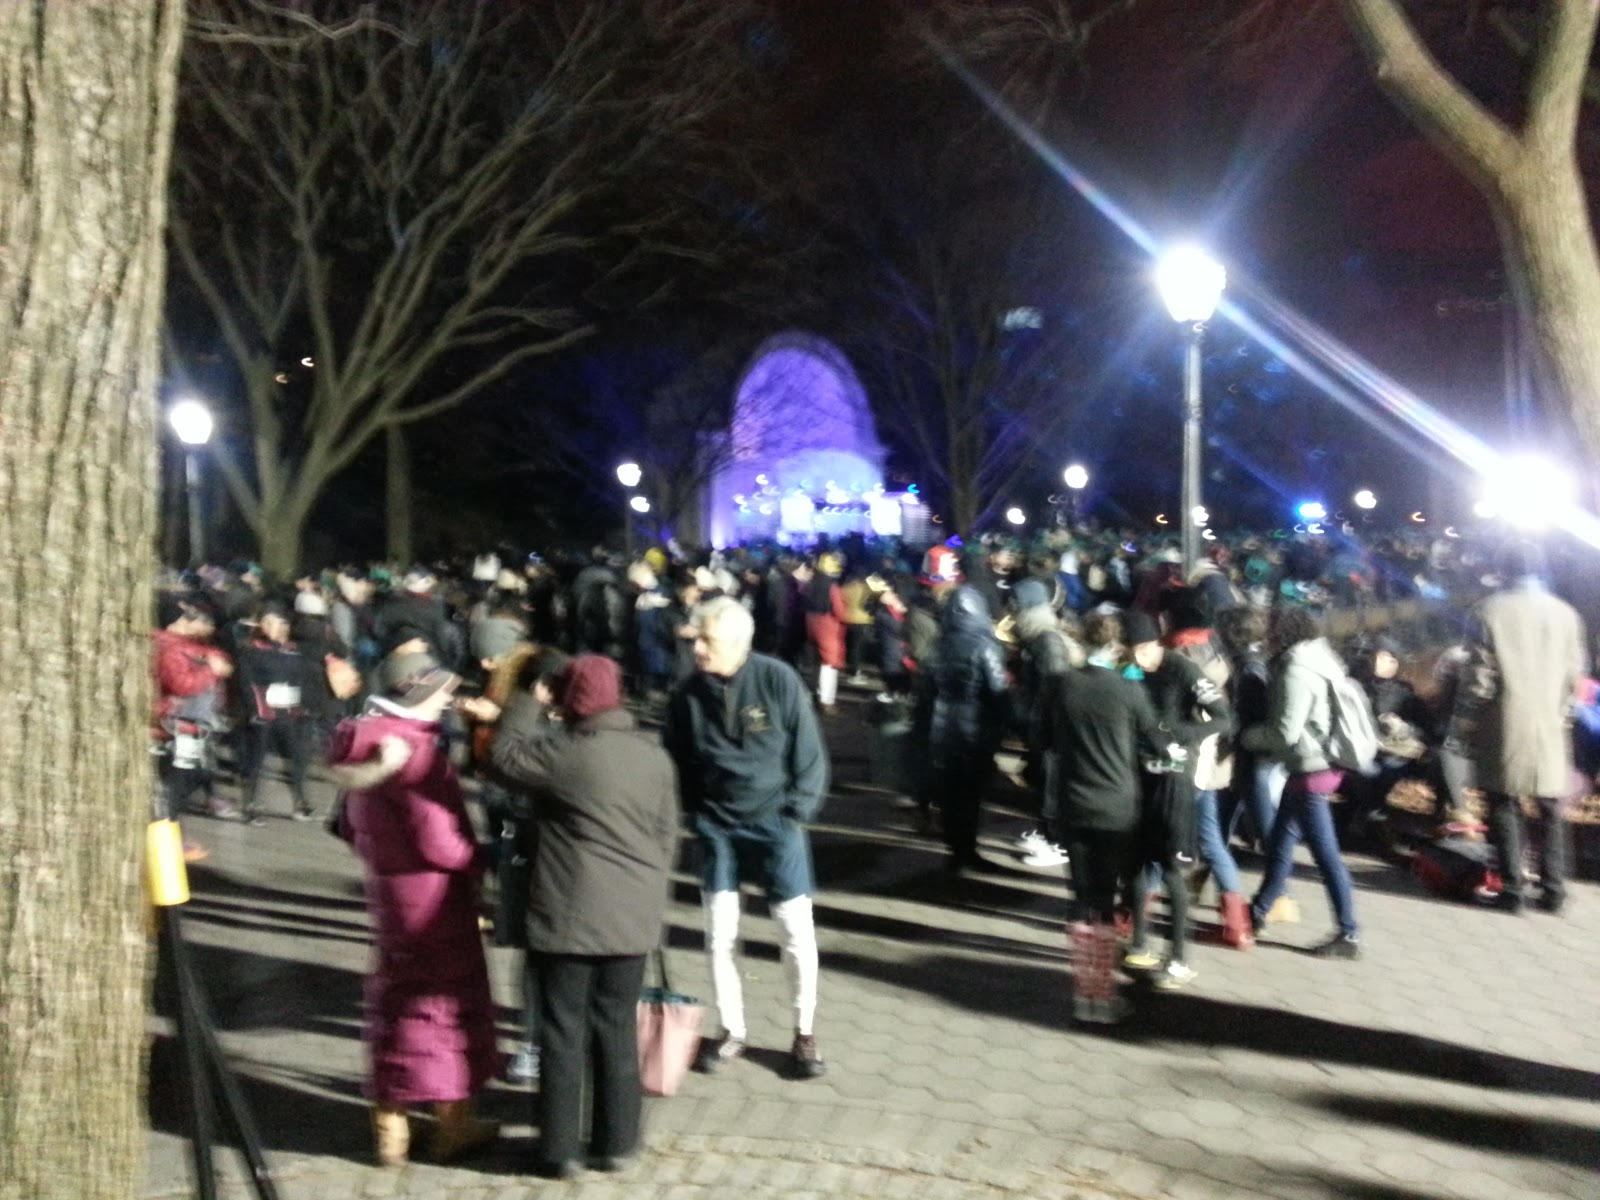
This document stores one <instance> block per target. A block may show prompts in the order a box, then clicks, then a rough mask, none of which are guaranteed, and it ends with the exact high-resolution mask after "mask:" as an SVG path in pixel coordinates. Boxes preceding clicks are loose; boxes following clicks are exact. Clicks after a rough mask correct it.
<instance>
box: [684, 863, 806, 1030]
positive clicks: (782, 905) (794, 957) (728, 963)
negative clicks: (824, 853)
mask: <svg viewBox="0 0 1600 1200" xmlns="http://www.w3.org/2000/svg"><path fill="white" fill-rule="evenodd" d="M700 897H701V901H702V903H703V904H704V905H705V912H706V949H707V951H708V952H709V953H710V956H711V990H712V995H713V998H714V999H715V1001H716V1005H717V1015H718V1016H719V1017H720V1018H721V1019H722V1028H723V1029H724V1030H725V1031H726V1032H727V1034H728V1036H729V1037H734V1038H738V1039H739V1040H740V1041H743V1040H744V1039H745V1036H746V1034H747V1032H748V1030H747V1028H746V1026H745V1021H744V984H743V981H742V980H741V979H740V977H739V963H738V961H737V958H736V957H735V956H736V954H737V951H738V943H739V893H738V892H737V891H732V892H702V893H700ZM772 919H773V920H774V921H776V922H777V923H778V930H779V933H780V935H781V937H782V939H783V942H782V950H783V966H784V972H785V974H786V975H787V976H788V979H789V994H790V996H791V998H792V1000H793V1003H794V1029H795V1032H796V1033H807V1034H808V1033H811V1032H812V1027H813V1026H814V1025H815V1024H816V1019H817V976H818V973H819V970H818V963H817V930H816V925H815V923H814V922H813V920H812V915H811V897H810V896H796V897H795V898H794V899H793V900H781V901H779V902H778V903H776V904H774V905H773V906H772Z"/></svg>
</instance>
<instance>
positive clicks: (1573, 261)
mask: <svg viewBox="0 0 1600 1200" xmlns="http://www.w3.org/2000/svg"><path fill="white" fill-rule="evenodd" d="M1341 7H1342V9H1343V11H1344V15H1345V19H1346V21H1347V22H1348V24H1349V26H1350V29H1351V31H1352V32H1353V33H1354V34H1355V36H1356V40H1357V41H1358V42H1359V43H1360V45H1361V48H1362V51H1363V53H1364V54H1365V55H1366V56H1367V59H1368V61H1369V63H1370V65H1371V68H1372V73H1373V76H1374V78H1376V80H1377V81H1378V84H1379V86H1380V87H1382V88H1383V89H1384V91H1386V92H1387V93H1388V94H1389V96H1390V97H1391V98H1392V99H1393V100H1394V102H1395V104H1396V105H1397V106H1398V107H1399V108H1400V109H1401V110H1402V111H1404V112H1405V114H1406V115H1407V116H1408V117H1409V118H1410V119H1411V121H1412V122H1413V123H1414V124H1415V125H1416V126H1417V128H1418V129H1419V130H1421V131H1422V133H1423V134H1424V135H1425V136H1426V137H1427V138H1428V140H1429V141H1431V142H1432V143H1433V144H1434V145H1435V146H1437V147H1438V148H1439V149H1440V150H1441V151H1442V152H1443V153H1444V154H1446V155H1447V156H1448V157H1449V158H1450V159H1452V160H1453V161H1454V162H1455V163H1456V165H1457V166H1458V167H1460V169H1461V171H1462V173H1463V174H1465V175H1466V176H1467V178H1468V179H1470V180H1471V181H1472V183H1473V185H1474V186H1475V187H1476V188H1477V189H1478V190H1479V191H1480V192H1481V193H1483V195H1484V196H1485V197H1486V198H1487V200H1488V201H1489V205H1490V208H1491V209H1492V211H1493V212H1494V215H1495V222H1496V226H1497V228H1498V231H1499V237H1500V250H1501V255H1502V258H1503V259H1504V261H1505V265H1506V274H1507V277H1508V278H1509V279H1510V281H1511V288H1512V298H1513V301H1514V302H1515V304H1516V305H1517V309H1518V312H1519V315H1520V316H1521V318H1522V320H1523V322H1524V324H1525V326H1526V328H1527V329H1528V330H1529V331H1530V332H1531V333H1532V335H1533V338H1534V342H1535V344H1536V345H1537V347H1538V350H1539V355H1538V357H1539V366H1540V375H1541V379H1542V381H1543V382H1544V383H1545V384H1546V385H1547V386H1548V387H1549V388H1550V389H1551V390H1552V392H1553V393H1554V395H1555V398H1556V399H1557V400H1558V402H1559V403H1560V404H1561V406H1562V407H1563V408H1565V409H1566V411H1567V412H1568V413H1569V414H1570V416H1571V419H1572V422H1573V425H1574V426H1575V427H1576V429H1577V431H1578V434H1579V436H1580V438H1581V439H1582V441H1583V443H1584V445H1585V447H1586V448H1587V450H1588V452H1589V455H1590V457H1591V458H1593V459H1600V337H1597V336H1596V335H1595V331H1596V330H1600V256H1597V254H1596V250H1595V239H1594V229H1593V226H1592V224H1591V221H1590V217H1589V208H1588V202H1587V198H1586V194H1585V190H1584V184H1583V177H1582V174H1581V172H1580V170H1579V167H1578V162H1577V154H1576V134H1577V127H1578V118H1579V114H1580V107H1581V104H1582V99H1583V95H1584V89H1585V86H1586V84H1587V83H1588V78H1589V76H1588V64H1589V57H1590V53H1591V50H1592V48H1593V45H1594V40H1595V29H1596V24H1597V21H1600V6H1597V4H1596V0H1544V2H1543V3H1542V4H1541V5H1540V6H1539V10H1538V28H1539V36H1538V38H1537V39H1536V43H1535V44H1533V45H1532V46H1531V52H1532V59H1531V62H1530V64H1529V71H1528V91H1527V106H1526V108H1527V112H1526V115H1525V117H1524V119H1523V122H1522V124H1521V126H1520V127H1518V128H1513V127H1511V126H1509V125H1507V124H1505V123H1504V122H1503V121H1502V120H1501V119H1500V118H1498V117H1497V116H1495V115H1494V114H1492V113H1490V112H1489V111H1488V110H1487V109H1485V108H1484V107H1483V106H1482V105H1481V104H1479V102H1478V101H1477V100H1476V99H1475V98H1474V97H1473V96H1472V95H1471V94H1470V93H1469V92H1468V91H1467V90H1466V89H1465V88H1464V87H1462V86H1461V85H1460V83H1458V82H1457V81H1456V80H1455V79H1454V78H1453V77H1452V76H1451V75H1450V74H1449V73H1448V72H1447V71H1446V70H1445V69H1444V67H1443V66H1442V65H1440V63H1439V62H1438V60H1437V59H1435V58H1434V57H1433V56H1432V54H1430V53H1429V51H1428V49H1427V47H1426V46H1425V45H1424V44H1423V42H1422V39H1421V38H1420V37H1419V36H1418V34H1417V32H1416V30H1415V29H1414V28H1413V27H1412V25H1411V23H1410V21H1409V20H1408V18H1407V16H1406V13H1405V11H1404V9H1403V8H1402V7H1401V6H1400V4H1399V3H1397V0H1341Z"/></svg>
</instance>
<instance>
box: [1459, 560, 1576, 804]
mask: <svg viewBox="0 0 1600 1200" xmlns="http://www.w3.org/2000/svg"><path fill="white" fill-rule="evenodd" d="M1583 646H1584V634H1583V621H1582V618H1580V617H1579V616H1578V613H1577V611H1576V610H1575V609H1574V608H1573V607H1572V606H1571V605H1570V604H1568V603H1566V602H1565V601H1564V600H1560V599H1558V598H1556V597H1555V596H1552V595H1551V594H1550V593H1549V592H1547V591H1545V590H1544V589H1543V588H1542V587H1539V586H1538V585H1536V584H1534V585H1529V584H1524V585H1522V586H1519V587H1517V588H1514V589H1512V590H1510V591H1504V592H1497V593H1496V594H1495V595H1493V596H1490V597H1489V598H1488V599H1487V600H1485V601H1484V602H1483V607H1482V608H1481V609H1480V610H1479V613H1478V621H1477V628H1476V630H1475V632H1474V635H1473V637H1472V639H1471V643H1470V645H1469V651H1470V653H1471V666H1470V667H1469V671H1468V680H1467V684H1466V686H1468V687H1469V688H1470V687H1477V688H1478V689H1479V690H1480V694H1479V695H1478V696H1477V699H1479V700H1480V701H1482V702H1483V704H1482V707H1481V708H1480V709H1479V710H1478V712H1477V714H1476V715H1477V731H1476V738H1475V744H1474V746H1473V753H1474V757H1475V758H1476V759H1477V763H1478V785H1479V786H1480V787H1482V788H1483V789H1484V790H1485V791H1490V792H1501V793H1504V794H1506V795H1510V796H1547V797H1561V796H1566V795H1567V794H1568V793H1569V792H1570V791H1571V790H1572V769H1573V768H1572V739H1571V735H1570V732H1569V730H1568V726H1567V709H1568V705H1569V704H1570V702H1571V700H1572V695H1573V688H1574V686H1575V685H1576V684H1577V682H1578V680H1579V679H1581V678H1582V677H1583V673H1584V650H1583Z"/></svg>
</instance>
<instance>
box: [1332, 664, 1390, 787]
mask: <svg viewBox="0 0 1600 1200" xmlns="http://www.w3.org/2000/svg"><path fill="white" fill-rule="evenodd" d="M1328 707H1329V717H1330V721H1329V731H1328V746H1327V750H1328V761H1329V762H1330V763H1332V764H1333V765H1334V766H1336V767H1343V768H1344V769H1345V770H1347V771H1364V770H1366V769H1367V768H1368V767H1370V766H1371V765H1372V760H1373V759H1375V758H1376V757H1377V756H1378V723H1377V721H1376V720H1375V719H1374V718H1373V716H1372V702H1371V701H1370V700H1368V699H1367V693H1366V690H1365V689H1364V688H1363V687H1362V686H1361V685H1360V684H1359V683H1358V682H1356V681H1355V680H1354V679H1352V678H1350V676H1348V675H1341V676H1340V677H1339V678H1338V679H1332V680H1329V681H1328Z"/></svg>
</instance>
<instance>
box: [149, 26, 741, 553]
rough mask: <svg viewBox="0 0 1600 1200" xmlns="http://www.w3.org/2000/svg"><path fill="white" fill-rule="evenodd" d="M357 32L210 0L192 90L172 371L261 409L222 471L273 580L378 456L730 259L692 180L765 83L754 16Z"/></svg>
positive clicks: (247, 419)
mask: <svg viewBox="0 0 1600 1200" xmlns="http://www.w3.org/2000/svg"><path fill="white" fill-rule="evenodd" d="M348 12H349V9H348V6H342V5H339V4H336V3H333V0H325V2H318V3H311V4H300V5H295V6H293V7H290V6H280V5H276V4H271V3H266V2H265V0H199V2H198V3H197V4H196V30H197V32H196V35H195V36H194V37H192V38H191V39H190V42H189V44H188V47H187V50H186V54H185V58H184V66H183V86H184V93H183V104H182V106H181V109H180V117H179V119H180V125H179V139H180V140H179V153H178V156H177V160H176V167H177V170H176V178H175V184H174V217H173V225H172V244H173V250H174V257H175V266H176V268H177V278H178V281H179V282H180V283H181V285H182V287H183V289H184V292H185V294H186V295H188V296H190V297H192V298H193V299H194V301H195V303H192V304H190V305H189V306H188V307H187V308H175V309H174V310H173V311H174V314H175V317H176V318H177V319H175V321H174V324H173V329H172V344H173V346H174V347H175V349H176V350H177V351H178V352H179V353H180V354H181V356H182V357H184V358H185V359H186V360H188V361H189V362H190V363H191V365H193V364H195V363H196V361H197V360H199V359H201V358H202V356H203V355H204V354H206V353H208V352H210V353H214V352H215V348H217V347H220V350H221V351H222V353H223V356H224V358H225V359H226V361H227V365H228V369H227V370H225V371H220V372H215V373H214V374H215V376H216V377H218V378H219V379H222V380H224V381H225V382H224V383H223V384H222V385H220V386H233V387H237V389H238V390H240V391H242V393H243V401H244V403H243V405H242V406H239V408H238V417H239V418H240V420H239V421H238V426H239V428H238V436H237V438H234V437H228V436H224V437H222V438H221V439H219V445H218V447H217V450H218V455H219V462H220V465H221V467H222V470H223V472H224V474H225V477H226V479H227V481H228V484H229V487H230V490H231V492H232V493H233V495H234V498H235V500H236V502H237V503H238V505H239V507H240V510H241V512H242V515H243V517H244V519H245V521H246V522H247V524H248V525H249V527H250V528H251V530H252V531H253V532H254V534H255V536H256V538H257V541H258V543H259V546H260V553H261V557H262V561H263V563H264V564H265V565H266V566H267V567H269V568H270V569H272V570H274V571H279V572H283V571H288V570H291V569H292V568H294V567H295V566H296V565H297V560H298V558H299V554H300V544H301V538H302V535H303V532H304V529H305V525H306V522H307V520H308V519H309V517H310V515H311V513H312V510H313V507H314V505H315V504H316V502H317V500H318V498H319V497H320V496H321V495H322V493H323V491H324V489H325V488H326V486H327V484H328V482H329V481H330V480H331V479H332V478H333V477H334V476H335V475H336V474H338V473H339V472H340V471H342V470H344V469H345V468H346V467H348V466H349V465H350V464H351V462H352V461H353V460H354V459H355V458H356V456H357V455H359V454H360V453H361V452H362V450H363V449H364V448H365V447H367V446H368V445H369V444H370V443H372V442H373V440H374V439H375V438H377V437H378V435H380V434H383V433H385V432H386V431H389V430H394V429H398V428H402V427H406V426H411V425H414V424H416V423H417V422H420V421H424V420H427V419H429V418H431V417H435V416H438V415H439V414H442V413H446V412H448V411H450V410H451V409H453V408H454V407H456V406H457V405H459V404H461V403H462V402H464V401H465V400H467V399H468V398H470V397H472V396H473V395H475V394H477V393H479V392H481V391H482V390H483V389H485V388H487V387H490V386H491V385H493V384H495V383H496V382H498V381H500V380H502V379H504V378H506V377H507V376H508V374H510V373H511V372H512V371H513V370H514V369H515V368H516V367H517V366H518V364H520V363H523V362H525V361H527V360H529V359H533V358H537V357H539V356H543V355H549V354H551V353H554V352H556V351H558V350H560V349H562V348H564V347H567V346H570V345H572V344H573V343H574V342H575V341H577V340H579V339H581V338H583V337H585V336H587V335H588V334H589V333H590V332H591V331H592V329H593V316H594V313H595V311H596V310H597V308H603V307H605V306H606V305H607V304H611V305H615V304H616V303H618V302H619V301H618V298H619V297H626V303H628V304H630V305H642V304H646V303H648V302H649V301H650V300H652V299H656V300H659V299H661V298H662V297H664V296H666V295H670V294H671V292H672V289H673V278H674V275H675V274H676V273H677V269H688V267H689V266H690V265H692V263H693V262H694V260H695V259H697V258H699V257H702V256H704V255H707V254H714V253H715V242H716V236H715V233H714V232H713V233H706V232H705V231H706V229H707V227H708V226H714V225H715V223H716V221H717V220H718V219H719V216H720V214H718V213H716V212H715V211H714V210H713V208H712V207H711V206H710V205H708V204H707V202H706V200H705V198H704V196H703V195H702V194H701V193H700V191H699V186H700V182H701V179H702V176H701V175H700V174H699V173H698V172H699V170H700V168H702V167H703V166H704V165H705V164H706V163H707V162H708V161H710V160H718V159H720V157H721V156H723V155H725V154H728V153H730V152H731V151H730V150H729V148H728V147H727V146H726V145H725V143H724V142H723V141H722V140H721V139H720V138H718V137H717V136H716V131H717V127H718V122H719V121H720V120H722V119H724V116H725V114H726V112H727V111H728V110H729V109H730V108H731V107H735V106H736V102H737V101H738V98H739V93H740V88H741V86H742V85H743V82H744V80H745V79H746V67H747V63H746V58H745V56H744V53H743V47H742V44H741V42H740V39H739V36H738V34H739V30H740V28H741V22H742V21H743V20H745V18H746V16H747V14H746V11H745V9H744V8H743V7H742V6H740V5H736V4H722V3H718V2H716V0H688V2H686V3H664V2H660V3H658V2H652V0H626V2H619V3H607V4H588V3H580V2H578V0H551V2H549V3H541V4H536V5H534V4H518V3H513V2H511V0H498V2H487V3H481V4H470V5H469V4H460V3H456V2H454V0H422V2H420V3H419V2H415V0H408V2H405V3H401V2H400V0H394V2H393V3H377V4H369V5H364V6H363V8H362V10H361V12H362V14H363V17H362V18H361V19H359V20H353V21H347V22H346V23H345V24H344V25H334V24H333V23H332V22H333V20H334V19H335V18H337V17H338V16H339V14H341V13H348ZM308 15H309V16H311V17H313V18H314V17H317V16H322V17H324V18H327V23H325V24H324V25H322V26H321V27H319V28H318V29H312V30H308V29H307V28H306V25H305V21H306V18H307V16H308ZM330 28H331V29H335V30H336V34H337V35H336V36H328V35H327V32H326V31H327V30H328V29H330ZM674 264H677V269H675V267H674ZM196 314H201V315H196ZM207 327H209V329H210V330H211V331H214V332H212V333H208V332H207ZM213 339H214V340H213ZM302 360H304V361H305V364H306V366H305V367H304V368H302V366H301V363H302ZM232 415H233V414H232V412H231V410H230V413H229V414H227V415H226V416H225V419H224V426H225V432H226V427H227V425H228V419H227V418H228V417H231V416H232ZM236 446H243V447H246V448H247V452H246V454H245V455H243V456H237V455H236V454H235V453H234V448H235V447H236ZM392 448H394V443H393V442H391V449H392Z"/></svg>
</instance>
